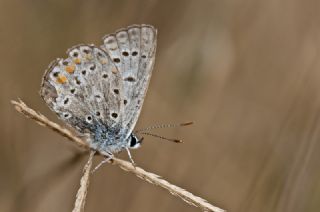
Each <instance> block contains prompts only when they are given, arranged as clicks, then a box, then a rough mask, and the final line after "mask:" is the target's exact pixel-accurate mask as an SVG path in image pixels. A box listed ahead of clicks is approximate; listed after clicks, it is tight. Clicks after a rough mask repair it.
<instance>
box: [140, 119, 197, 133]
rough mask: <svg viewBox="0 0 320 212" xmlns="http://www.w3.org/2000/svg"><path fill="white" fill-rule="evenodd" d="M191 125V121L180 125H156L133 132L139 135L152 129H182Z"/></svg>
mask: <svg viewBox="0 0 320 212" xmlns="http://www.w3.org/2000/svg"><path fill="white" fill-rule="evenodd" d="M191 124H193V122H192V121H190V122H185V123H180V124H157V125H153V126H149V127H147V128H144V129H141V130H137V131H135V132H136V133H139V132H145V131H149V130H153V129H160V128H174V127H184V126H189V125H191ZM141 134H142V133H141Z"/></svg>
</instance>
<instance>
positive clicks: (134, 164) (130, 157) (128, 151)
mask: <svg viewBox="0 0 320 212" xmlns="http://www.w3.org/2000/svg"><path fill="white" fill-rule="evenodd" d="M126 150H127V153H128V156H129V159H130V161H131V163H132V165H133V166H134V167H136V166H137V164H136V163H135V162H134V160H133V159H132V156H131V153H130V150H129V148H126Z"/></svg>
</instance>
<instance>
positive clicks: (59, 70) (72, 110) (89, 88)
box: [40, 45, 123, 136]
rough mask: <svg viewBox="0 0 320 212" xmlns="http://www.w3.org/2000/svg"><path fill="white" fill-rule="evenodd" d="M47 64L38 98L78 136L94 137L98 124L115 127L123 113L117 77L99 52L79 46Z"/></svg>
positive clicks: (117, 74)
mask: <svg viewBox="0 0 320 212" xmlns="http://www.w3.org/2000/svg"><path fill="white" fill-rule="evenodd" d="M68 55H69V57H68V58H66V59H57V60H55V61H54V62H52V63H51V65H50V66H49V68H48V70H47V71H46V72H45V75H44V77H43V81H42V85H41V89H40V95H41V97H42V98H43V99H44V101H45V102H46V103H47V105H48V106H49V108H50V109H51V110H52V111H54V112H55V113H56V114H57V115H58V116H59V117H60V118H61V119H62V120H64V121H65V122H67V123H68V124H69V125H71V126H72V127H74V128H76V129H77V131H78V132H80V134H86V133H89V134H91V136H94V135H93V133H94V132H95V130H96V129H95V128H96V127H97V125H98V124H104V125H105V126H109V127H116V126H117V125H119V123H120V122H119V121H120V118H119V117H120V115H119V114H122V113H123V112H122V111H123V104H121V101H120V96H121V95H122V94H121V91H122V81H121V75H120V73H119V71H118V69H117V67H116V66H115V65H114V63H113V62H112V61H111V60H110V57H109V55H108V54H107V53H106V52H105V51H103V50H102V49H100V48H97V47H94V46H88V45H79V46H76V47H73V48H71V49H70V50H68Z"/></svg>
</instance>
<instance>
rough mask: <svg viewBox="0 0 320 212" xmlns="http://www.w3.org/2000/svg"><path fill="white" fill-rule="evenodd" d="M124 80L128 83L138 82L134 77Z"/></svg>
mask: <svg viewBox="0 0 320 212" xmlns="http://www.w3.org/2000/svg"><path fill="white" fill-rule="evenodd" d="M124 80H125V81H128V82H135V81H136V79H135V78H133V77H126V78H124Z"/></svg>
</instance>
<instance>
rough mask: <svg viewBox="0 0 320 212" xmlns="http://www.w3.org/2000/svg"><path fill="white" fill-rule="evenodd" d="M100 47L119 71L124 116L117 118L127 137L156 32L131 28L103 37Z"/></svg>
mask: <svg viewBox="0 0 320 212" xmlns="http://www.w3.org/2000/svg"><path fill="white" fill-rule="evenodd" d="M103 42H104V45H103V46H101V48H102V49H104V50H105V51H106V52H108V54H109V56H110V58H111V60H112V61H113V62H114V64H115V65H116V66H117V68H118V70H119V71H120V74H121V77H122V80H123V92H122V93H123V95H121V101H122V102H123V104H124V113H123V115H122V116H121V117H120V119H121V123H122V126H123V128H124V129H126V131H127V132H126V133H127V136H129V134H130V133H131V132H132V130H133V128H134V126H135V124H136V122H137V120H138V117H139V114H140V111H141V108H142V104H143V100H144V98H145V95H146V92H147V89H148V84H149V81H150V78H151V75H152V69H153V66H154V60H155V53H156V43H157V31H156V29H155V28H154V27H152V26H150V25H132V26H130V27H128V28H126V29H121V30H118V31H117V32H116V33H114V34H110V35H106V36H105V37H104V39H103Z"/></svg>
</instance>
